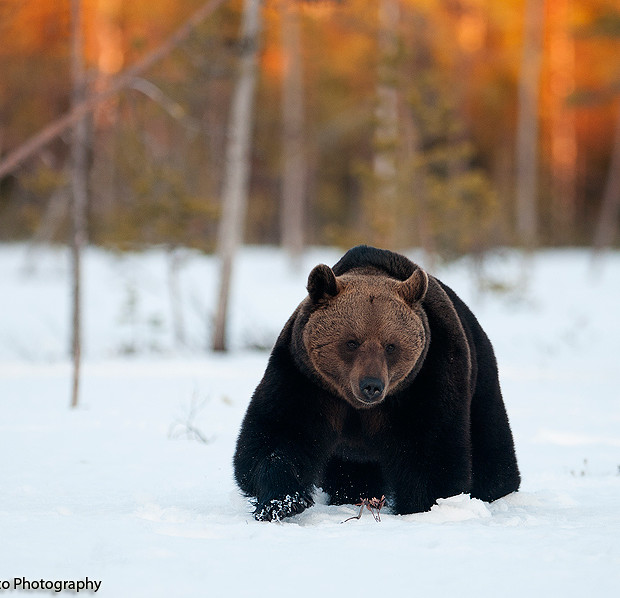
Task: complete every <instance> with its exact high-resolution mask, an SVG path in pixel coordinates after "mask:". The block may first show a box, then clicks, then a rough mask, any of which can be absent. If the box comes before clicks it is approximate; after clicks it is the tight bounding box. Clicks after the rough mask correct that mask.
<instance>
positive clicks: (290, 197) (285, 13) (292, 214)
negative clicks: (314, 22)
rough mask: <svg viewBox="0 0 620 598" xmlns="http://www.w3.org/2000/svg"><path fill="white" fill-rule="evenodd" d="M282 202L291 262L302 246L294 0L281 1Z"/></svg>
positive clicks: (300, 100)
mask: <svg viewBox="0 0 620 598" xmlns="http://www.w3.org/2000/svg"><path fill="white" fill-rule="evenodd" d="M281 10H282V15H281V16H282V50H283V53H284V59H285V64H284V72H283V74H282V203H281V211H280V235H281V242H282V246H283V247H284V249H285V250H286V251H287V252H288V254H289V256H290V257H291V258H292V260H293V263H295V262H297V261H298V260H299V257H300V256H301V253H302V251H303V248H304V207H305V195H306V160H305V152H304V92H303V67H302V56H301V26H300V19H299V8H298V2H297V1H296V0H282V1H281Z"/></svg>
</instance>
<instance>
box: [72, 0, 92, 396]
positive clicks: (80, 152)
mask: <svg viewBox="0 0 620 598" xmlns="http://www.w3.org/2000/svg"><path fill="white" fill-rule="evenodd" d="M82 46H83V43H82V10H81V0H71V76H72V78H73V94H72V104H73V106H74V107H75V106H78V105H79V104H80V103H81V102H82V101H83V100H84V96H85V88H84V86H85V76H84V54H83V47H82ZM87 135H88V131H87V123H86V117H83V118H81V119H80V120H79V121H77V122H76V123H75V126H74V127H73V137H72V139H71V187H72V192H73V193H72V203H71V258H72V268H71V272H72V327H73V338H72V353H73V384H72V390H71V407H77V405H78V401H79V384H80V365H81V357H82V288H81V287H82V265H81V264H82V251H83V249H84V246H85V245H86V206H87V200H88V155H87Z"/></svg>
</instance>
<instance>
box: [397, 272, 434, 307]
mask: <svg viewBox="0 0 620 598" xmlns="http://www.w3.org/2000/svg"><path fill="white" fill-rule="evenodd" d="M396 291H397V293H398V294H399V295H400V296H401V297H402V298H403V299H404V300H405V301H406V302H407V303H408V304H409V305H413V304H414V303H418V302H420V301H422V300H423V299H424V297H425V296H426V291H428V274H427V273H426V272H425V271H424V270H422V268H416V269H415V270H414V271H413V274H412V275H411V276H410V277H409V278H408V279H407V280H404V281H403V282H400V283H398V286H397V287H396Z"/></svg>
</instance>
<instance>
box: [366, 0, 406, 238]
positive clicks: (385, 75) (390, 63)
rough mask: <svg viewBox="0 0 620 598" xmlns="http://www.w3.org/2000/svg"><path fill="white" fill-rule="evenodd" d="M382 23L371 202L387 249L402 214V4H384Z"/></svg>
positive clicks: (376, 227)
mask: <svg viewBox="0 0 620 598" xmlns="http://www.w3.org/2000/svg"><path fill="white" fill-rule="evenodd" d="M378 20H379V43H378V48H379V70H378V73H377V77H378V85H377V108H376V111H375V118H376V121H377V125H376V129H375V154H374V159H373V172H374V179H375V185H374V187H375V194H374V197H372V198H371V201H372V202H373V204H374V209H373V210H371V214H372V219H373V222H372V226H373V229H374V232H375V234H376V238H377V243H378V244H379V245H381V246H384V247H386V246H391V245H392V243H393V242H394V235H395V232H396V228H397V226H396V224H397V211H398V206H397V201H398V180H397V168H396V146H397V141H398V87H397V82H396V76H395V68H394V61H395V59H396V56H397V54H398V34H397V32H398V25H399V22H400V0H380V1H379V15H378Z"/></svg>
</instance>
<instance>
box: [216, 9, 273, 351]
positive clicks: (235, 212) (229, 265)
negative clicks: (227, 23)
mask: <svg viewBox="0 0 620 598" xmlns="http://www.w3.org/2000/svg"><path fill="white" fill-rule="evenodd" d="M260 9H261V2H260V0H244V5H243V15H242V19H241V39H240V50H241V59H240V64H239V74H238V77H237V83H236V85H235V89H234V91H233V97H232V105H231V108H230V118H229V123H228V139H227V147H226V166H225V169H226V170H225V173H224V184H223V189H222V217H221V220H220V225H219V231H218V245H217V255H218V258H219V262H220V287H219V294H218V302H217V312H216V316H215V327H214V334H213V350H214V351H226V348H227V339H226V324H227V319H228V318H227V317H228V302H229V296H230V283H231V279H232V273H233V264H234V259H235V255H236V253H237V249H238V247H239V245H241V243H242V242H243V231H244V227H245V215H246V211H247V200H248V186H249V174H250V145H251V144H250V137H251V132H252V127H253V120H254V119H253V112H254V91H255V87H256V70H257V68H256V67H257V57H258V43H259V36H260V28H261V11H260Z"/></svg>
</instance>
